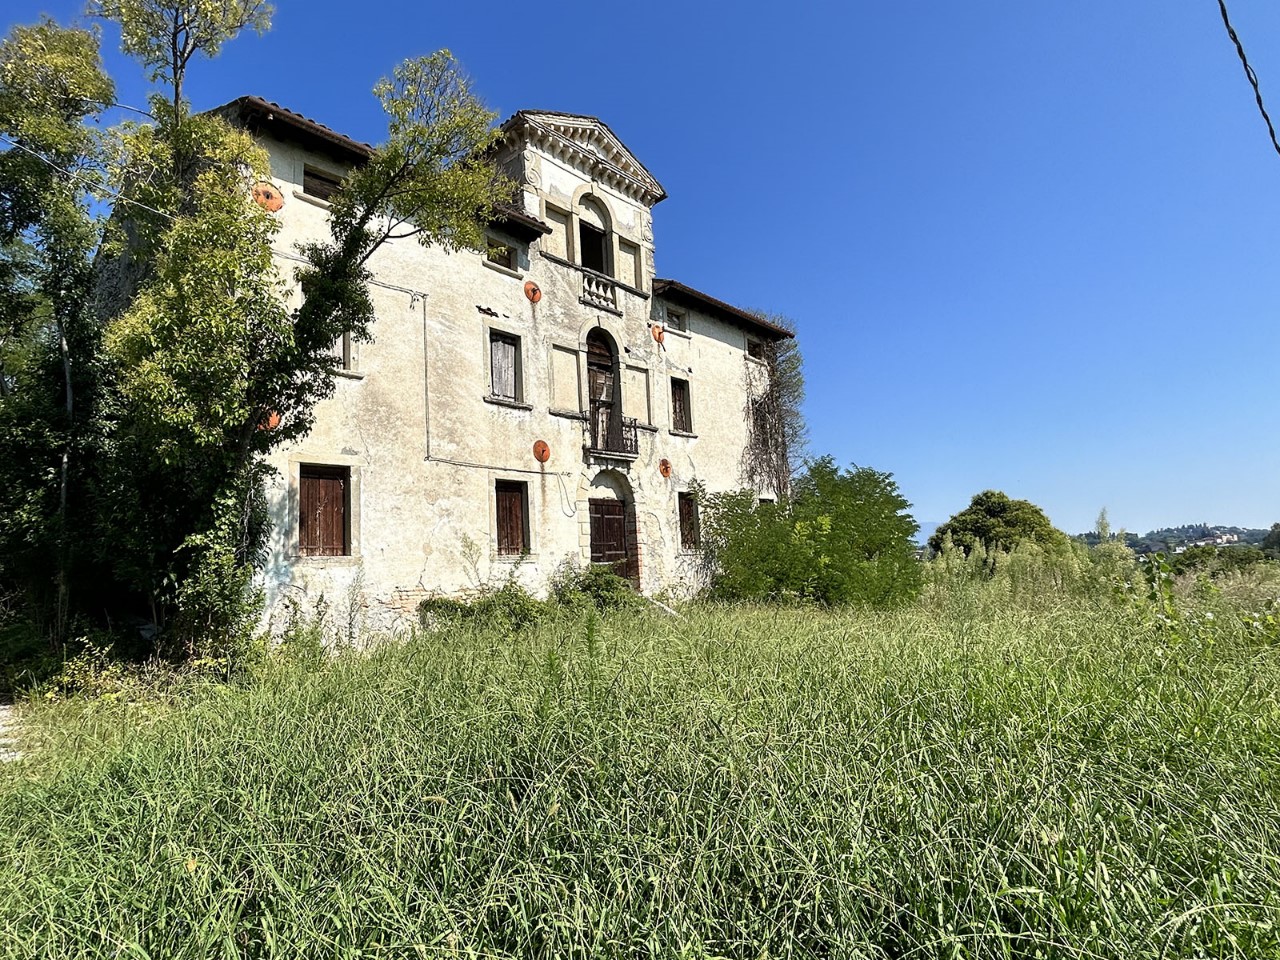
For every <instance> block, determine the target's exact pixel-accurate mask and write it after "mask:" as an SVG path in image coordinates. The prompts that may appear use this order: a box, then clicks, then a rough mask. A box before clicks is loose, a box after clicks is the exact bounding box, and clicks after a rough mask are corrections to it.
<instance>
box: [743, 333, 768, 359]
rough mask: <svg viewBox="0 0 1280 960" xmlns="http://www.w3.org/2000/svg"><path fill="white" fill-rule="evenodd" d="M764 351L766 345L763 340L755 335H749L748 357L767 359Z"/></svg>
mask: <svg viewBox="0 0 1280 960" xmlns="http://www.w3.org/2000/svg"><path fill="white" fill-rule="evenodd" d="M764 351H765V347H764V341H763V340H757V339H756V338H755V337H747V356H748V357H753V358H755V359H756V360H763V359H765V356H764Z"/></svg>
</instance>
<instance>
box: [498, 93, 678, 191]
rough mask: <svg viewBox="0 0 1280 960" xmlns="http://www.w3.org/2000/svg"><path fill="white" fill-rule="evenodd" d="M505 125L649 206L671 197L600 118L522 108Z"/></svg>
mask: <svg viewBox="0 0 1280 960" xmlns="http://www.w3.org/2000/svg"><path fill="white" fill-rule="evenodd" d="M504 126H506V127H507V129H509V130H513V131H515V130H519V131H521V132H523V133H524V134H525V135H526V136H528V138H529V139H530V141H531V142H533V143H536V144H537V145H538V146H540V147H542V148H543V149H546V150H548V151H549V152H551V153H553V154H555V155H557V156H561V157H563V158H565V159H567V160H569V161H571V162H573V163H574V164H575V165H576V166H579V167H580V168H582V169H584V170H587V171H588V172H590V173H591V174H592V175H593V176H599V177H601V178H602V179H608V180H611V181H613V182H614V183H615V185H616V186H618V187H619V188H621V189H624V190H625V192H627V193H630V194H632V195H634V196H635V197H636V198H637V199H640V200H643V201H644V202H645V203H646V204H647V205H648V206H652V205H653V204H655V203H657V202H658V201H659V200H662V199H665V198H666V196H667V192H666V190H664V189H663V188H662V184H660V183H659V182H658V181H657V180H656V179H655V178H654V176H653V174H651V173H650V172H649V171H648V170H646V169H645V166H644V164H642V163H641V162H640V161H639V160H637V159H636V156H635V154H633V153H632V152H631V151H630V150H629V149H627V146H626V144H624V143H623V142H622V141H621V140H619V139H618V136H617V134H615V133H614V132H613V131H612V130H610V129H609V125H608V124H606V123H605V122H604V121H602V120H600V119H598V118H596V117H587V116H581V115H578V114H571V113H555V112H553V111H546V110H522V111H521V112H520V113H517V114H516V115H515V116H514V117H512V118H511V120H509V121H508V122H507V124H505V125H504Z"/></svg>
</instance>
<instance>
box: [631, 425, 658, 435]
mask: <svg viewBox="0 0 1280 960" xmlns="http://www.w3.org/2000/svg"><path fill="white" fill-rule="evenodd" d="M636 429H637V430H644V431H646V432H648V433H657V432H658V428H657V427H655V426H654V425H653V424H652V423H637V424H636Z"/></svg>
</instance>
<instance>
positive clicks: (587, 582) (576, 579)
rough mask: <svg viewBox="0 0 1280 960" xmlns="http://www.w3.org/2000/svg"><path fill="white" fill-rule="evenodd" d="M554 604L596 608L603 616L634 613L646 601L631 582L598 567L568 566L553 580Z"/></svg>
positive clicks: (603, 567)
mask: <svg viewBox="0 0 1280 960" xmlns="http://www.w3.org/2000/svg"><path fill="white" fill-rule="evenodd" d="M551 602H553V603H555V604H556V605H557V606H561V607H566V608H568V609H571V610H573V609H582V608H584V607H594V608H595V609H596V610H597V611H598V612H600V613H612V612H614V611H617V610H633V609H636V608H637V607H639V606H640V605H641V604H642V603H643V602H644V601H642V600H641V598H640V595H639V594H637V593H636V591H635V588H633V587H632V586H631V584H630V582H628V581H627V580H625V579H624V578H622V577H620V576H618V575H617V574H616V573H615V572H614V571H613V570H612V569H610V568H609V567H606V566H600V565H598V564H591V565H590V566H587V567H578V566H576V565H570V564H566V565H565V566H563V567H561V568H560V570H559V571H558V572H557V573H556V575H555V577H553V578H552V580H551Z"/></svg>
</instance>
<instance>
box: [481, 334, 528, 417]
mask: <svg viewBox="0 0 1280 960" xmlns="http://www.w3.org/2000/svg"><path fill="white" fill-rule="evenodd" d="M489 365H490V368H491V374H490V375H491V379H492V382H493V387H492V393H493V396H495V397H500V398H502V399H503V400H521V399H523V398H522V397H521V395H520V394H521V391H520V338H519V337H513V336H511V335H510V334H508V333H499V332H498V331H497V330H490V331H489Z"/></svg>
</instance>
